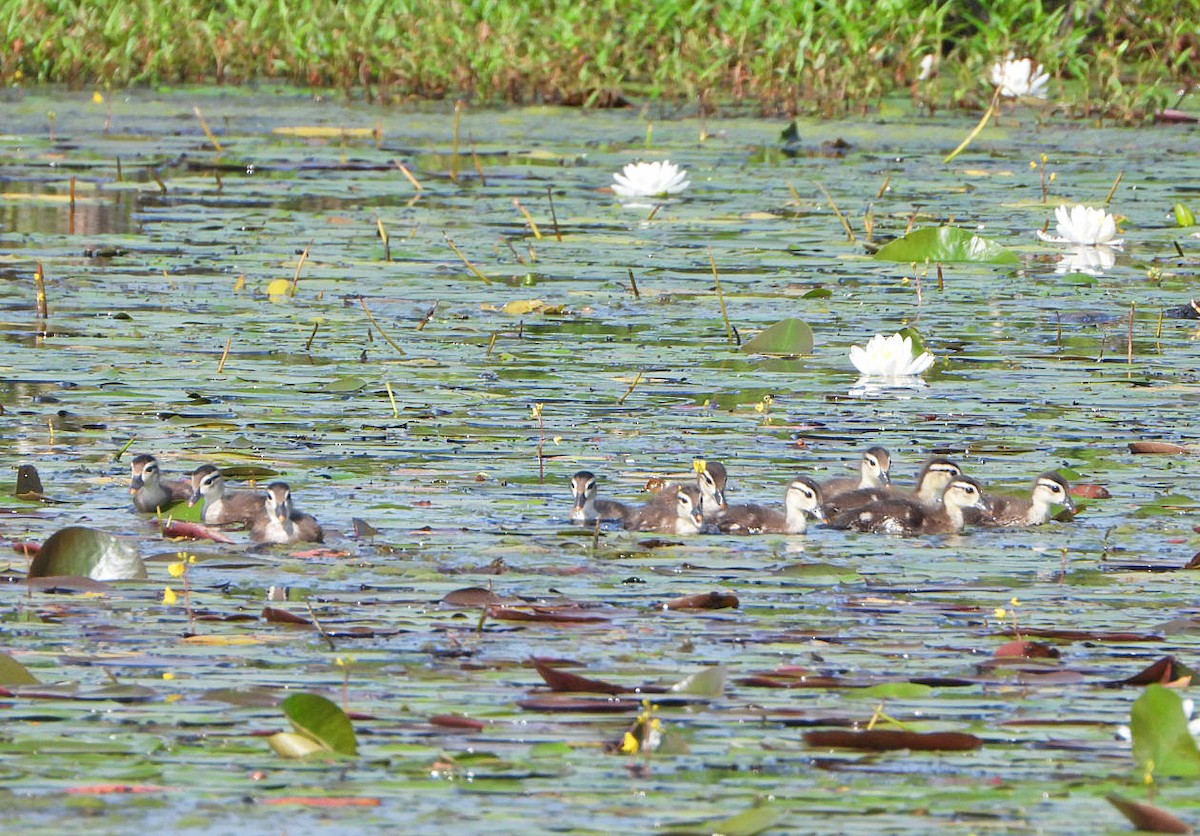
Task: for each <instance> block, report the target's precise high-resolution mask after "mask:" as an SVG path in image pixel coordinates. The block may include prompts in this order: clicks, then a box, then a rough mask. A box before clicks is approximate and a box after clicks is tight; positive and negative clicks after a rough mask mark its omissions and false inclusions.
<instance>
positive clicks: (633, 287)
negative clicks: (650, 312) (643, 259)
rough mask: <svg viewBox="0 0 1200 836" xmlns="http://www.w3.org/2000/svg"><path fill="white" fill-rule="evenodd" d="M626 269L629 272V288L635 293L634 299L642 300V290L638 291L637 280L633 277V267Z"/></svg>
mask: <svg viewBox="0 0 1200 836" xmlns="http://www.w3.org/2000/svg"><path fill="white" fill-rule="evenodd" d="M625 269H627V270H628V271H629V288H630V290H632V291H633V298H634V299H641V298H642V293H641V291H640V290H638V286H637V279H635V278H634V277H633V268H632V267H627V268H625Z"/></svg>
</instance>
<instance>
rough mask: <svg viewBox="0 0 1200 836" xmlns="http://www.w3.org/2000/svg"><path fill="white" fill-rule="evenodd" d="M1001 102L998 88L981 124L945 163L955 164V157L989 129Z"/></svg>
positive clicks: (952, 152)
mask: <svg viewBox="0 0 1200 836" xmlns="http://www.w3.org/2000/svg"><path fill="white" fill-rule="evenodd" d="M999 102H1000V88H999V87H997V88H996V92H995V93H993V94H992V101H991V103H990V104H989V105H988V106H987V110H985V111H984V112H983V116H982V117H981V118H980V120H979V124H978V125H976V126H975V127H974V128H972V129H971V132H970V133H969V134H967V136H966V138H965V139H963V141H962V142H960V143H959V144H958V147H957V148H955V149H954V150H953V151H951V152H950V153H949V154H947V155H946V158H945V159H944V160H942V162H943V163H951V162H953V161H954V158H955V157H957V156H958V155H959V154H961V153H962V152H963V151H965V150H967V146H969V145H970V144H971V143H972V142H974V141H975V137H977V136H979V135H980V134H981V133H983V129H984V128H986V127H987V123H988V121H989V120H990V119H991V118H992V114H994V113H995V112H996V106H997V104H999Z"/></svg>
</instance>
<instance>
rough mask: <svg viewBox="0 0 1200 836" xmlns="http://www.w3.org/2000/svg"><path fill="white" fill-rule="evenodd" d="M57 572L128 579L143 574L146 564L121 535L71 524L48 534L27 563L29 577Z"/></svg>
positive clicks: (44, 575) (95, 579)
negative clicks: (40, 547) (115, 535)
mask: <svg viewBox="0 0 1200 836" xmlns="http://www.w3.org/2000/svg"><path fill="white" fill-rule="evenodd" d="M60 575H70V576H75V577H82V578H91V579H92V580H94V581H123V580H131V579H137V578H144V577H146V564H145V563H143V562H142V558H141V557H140V556H139V555H138V553H137V549H135V548H134V547H133V546H131V545H129V544H128V543H127V542H125V541H124V540H122V539H121V538H119V537H114V536H113V535H112V534H109V533H108V532H107V531H99V530H98V529H95V528H87V527H85V526H81V525H72V526H68V527H66V528H61V529H59V530H58V531H56V532H54V533H53V534H51V535H50V538H49V539H48V540H46V542H45V543H43V544H42V549H41V551H39V552H38V554H37V557H35V558H34V559H33V563H31V564H30V566H29V577H31V578H49V577H57V576H60Z"/></svg>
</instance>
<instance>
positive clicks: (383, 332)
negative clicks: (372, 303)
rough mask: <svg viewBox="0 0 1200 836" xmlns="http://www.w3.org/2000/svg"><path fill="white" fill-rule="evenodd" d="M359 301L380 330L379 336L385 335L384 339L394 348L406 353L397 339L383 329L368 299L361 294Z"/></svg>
mask: <svg viewBox="0 0 1200 836" xmlns="http://www.w3.org/2000/svg"><path fill="white" fill-rule="evenodd" d="M358 303H359V304H360V305H362V309H363V312H364V313H365V314H366V315H367V319H369V320H370V321H371V324H372V325H374V326H375V330H376V331H378V332H379V336H381V337H383V341H384V342H386V343H387V344H388V345H390V346H391V347H392V348H394V349H396V351H397V352H398V353H399V354H401V355H404V349H403V348H401V347H400V346H398V345H396V341H395V340H393V339H392V338H391V337H389V336H388V335H387V332H386V331H384V330H383V327H382V326H381V325H380V324H379V322H378V321H377V320H376V319H375V314H373V313H371V309H370V308H368V307H367V300H366V299H365V298H364V297H362V296H359V297H358Z"/></svg>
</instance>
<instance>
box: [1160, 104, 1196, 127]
mask: <svg viewBox="0 0 1200 836" xmlns="http://www.w3.org/2000/svg"><path fill="white" fill-rule="evenodd" d="M1154 121H1155V122H1165V123H1167V124H1179V123H1191V122H1200V116H1197V115H1196V114H1194V113H1188V112H1187V111H1186V110H1178V109H1176V108H1173V107H1168V108H1164V109H1163V110H1160V111H1159V112H1158V113H1156V114H1154Z"/></svg>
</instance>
